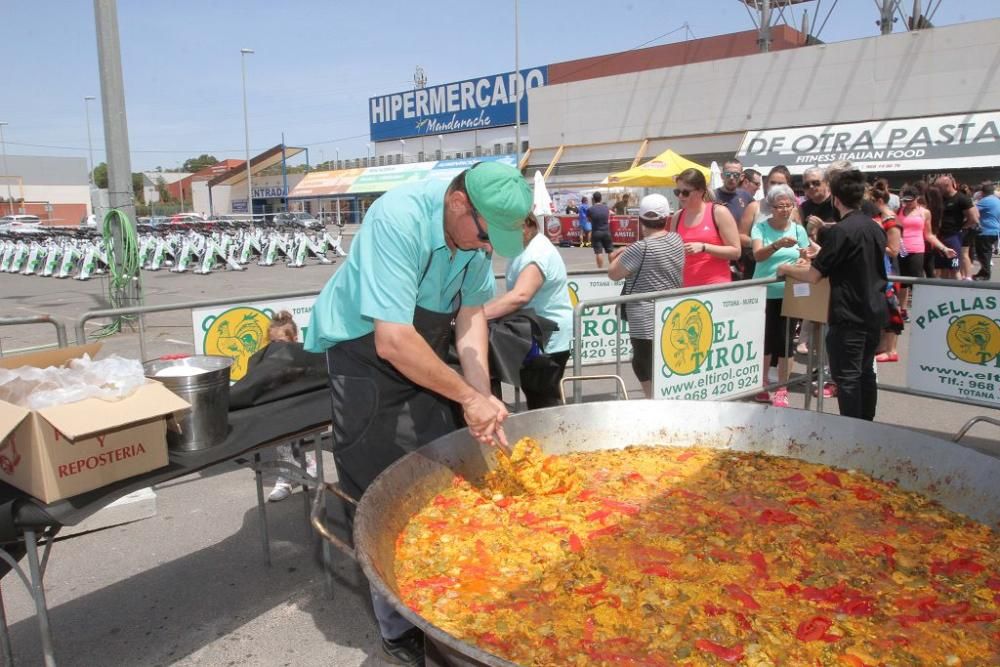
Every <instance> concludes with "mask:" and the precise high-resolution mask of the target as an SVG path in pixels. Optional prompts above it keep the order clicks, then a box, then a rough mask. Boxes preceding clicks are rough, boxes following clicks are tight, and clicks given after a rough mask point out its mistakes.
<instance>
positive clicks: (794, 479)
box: [781, 472, 809, 491]
mask: <svg viewBox="0 0 1000 667" xmlns="http://www.w3.org/2000/svg"><path fill="white" fill-rule="evenodd" d="M781 481H782V482H784V483H785V484H787V485H788V486H790V487H792V489H794V490H795V491H805V490H806V489H808V488H809V480H808V479H806V477H805V475H803V474H802V473H800V472H797V473H795V474H794V475H792V476H791V477H785V478H784V479H782V480H781Z"/></svg>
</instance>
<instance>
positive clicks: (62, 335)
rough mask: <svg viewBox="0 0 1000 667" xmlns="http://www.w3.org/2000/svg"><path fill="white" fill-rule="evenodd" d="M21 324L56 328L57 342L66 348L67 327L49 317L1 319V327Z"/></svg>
mask: <svg viewBox="0 0 1000 667" xmlns="http://www.w3.org/2000/svg"><path fill="white" fill-rule="evenodd" d="M20 324H51V325H52V326H54V327H55V328H56V341H57V342H58V344H59V347H66V344H67V341H68V339H67V338H66V325H65V324H63V323H62V322H59V321H57V320H54V319H53V318H52V317H51V316H49V315H32V316H30V317H0V326H17V325H20Z"/></svg>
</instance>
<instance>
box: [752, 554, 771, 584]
mask: <svg viewBox="0 0 1000 667" xmlns="http://www.w3.org/2000/svg"><path fill="white" fill-rule="evenodd" d="M749 560H750V564H751V565H753V569H754V572H756V573H757V576H758V577H761V578H762V579H767V578H768V576H767V559H766V558H764V554H762V553H761V552H759V551H754V552H753V553H751V554H750V557H749Z"/></svg>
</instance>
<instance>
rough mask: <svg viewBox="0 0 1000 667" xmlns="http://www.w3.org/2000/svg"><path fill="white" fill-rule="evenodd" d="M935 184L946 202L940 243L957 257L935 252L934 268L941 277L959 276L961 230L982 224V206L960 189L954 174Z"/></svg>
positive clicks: (944, 202)
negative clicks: (980, 212) (977, 205)
mask: <svg viewBox="0 0 1000 667" xmlns="http://www.w3.org/2000/svg"><path fill="white" fill-rule="evenodd" d="M934 184H935V185H936V186H937V187H938V189H939V190H940V191H941V195H942V197H943V200H942V201H943V204H944V209H943V211H942V213H941V229H940V231H939V232H938V235H937V236H938V239H940V241H941V243H943V244H945V245H946V246H948V247H949V248H951V249H952V250H954V251H955V257H954V258H950V257H947V256H945V255H942V254H941V253H936V254H935V255H934V268H936V269H937V272H938V278H958V277H960V276H959V267H960V266H961V257H962V253H963V250H962V231H963V230H964V229H965V228H967V227H968V228H972V227H975V226H976V225H978V224H979V209H977V208H976V205H975V204H973V203H972V198H971V197H968V196H967V195H964V194H962V193H961V192H959V191H958V188H956V187H955V179H954V178H952V177H951V176H939V177H938V179H937V180H936V181H935V182H934Z"/></svg>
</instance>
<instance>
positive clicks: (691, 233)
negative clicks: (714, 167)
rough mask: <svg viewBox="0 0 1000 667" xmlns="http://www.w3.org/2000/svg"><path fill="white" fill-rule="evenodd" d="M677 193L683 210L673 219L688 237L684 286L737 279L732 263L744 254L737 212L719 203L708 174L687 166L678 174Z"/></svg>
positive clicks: (675, 192) (674, 226)
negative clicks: (732, 211) (734, 216)
mask: <svg viewBox="0 0 1000 667" xmlns="http://www.w3.org/2000/svg"><path fill="white" fill-rule="evenodd" d="M675 180H676V182H677V187H676V188H675V189H674V195H675V196H676V197H677V199H678V200H679V201H680V204H681V207H682V208H681V210H680V211H678V212H677V213H676V214H675V215H674V218H673V221H672V222H671V230H672V231H676V232H677V233H678V234H679V235H680V237H681V239H682V240H683V241H684V254H685V256H686V258H685V260H684V287H692V286H694V285H711V284H713V283H725V282H729V281H730V280H732V279H733V275H732V272H731V271H730V269H729V263H730V262H731V261H734V260H736V259H739V256H740V232H739V229H738V228H737V226H736V220H734V219H733V214H732V213H730V212H729V209H727V208H726V207H725V206H716V205H715V204H714V203H713V202H712V198H711V195H710V194H709V191H708V183H707V182H706V181H705V174H703V173H702V172H700V171H698V170H697V169H693V168H692V169H685V170H684V171H682V172H681V173H680V174H679V175H678V176H677V178H676V179H675Z"/></svg>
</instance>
